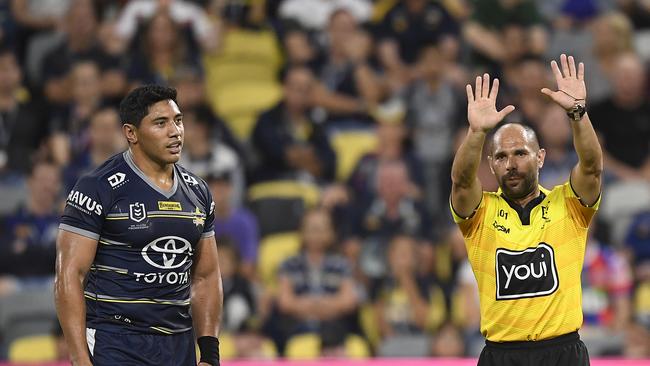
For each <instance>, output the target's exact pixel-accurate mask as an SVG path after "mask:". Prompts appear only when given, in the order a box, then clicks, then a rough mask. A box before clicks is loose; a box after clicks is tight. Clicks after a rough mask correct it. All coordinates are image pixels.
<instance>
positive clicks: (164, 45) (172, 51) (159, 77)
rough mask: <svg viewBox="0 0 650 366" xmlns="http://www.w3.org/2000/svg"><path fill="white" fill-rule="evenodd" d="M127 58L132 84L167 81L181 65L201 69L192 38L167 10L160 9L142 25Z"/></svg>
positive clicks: (166, 82) (163, 82) (165, 82)
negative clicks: (186, 35) (135, 46)
mask: <svg viewBox="0 0 650 366" xmlns="http://www.w3.org/2000/svg"><path fill="white" fill-rule="evenodd" d="M134 41H135V45H139V47H137V48H135V49H134V52H133V53H132V57H131V60H130V65H129V70H128V78H129V81H130V83H131V84H136V85H139V84H169V82H170V80H171V79H172V78H173V76H174V73H175V72H177V70H179V69H182V68H183V67H188V66H189V67H192V68H197V69H200V67H201V64H200V60H199V57H198V55H197V53H196V50H195V47H193V44H192V42H191V41H192V39H191V38H189V39H188V38H187V37H185V35H184V33H183V29H182V28H181V27H180V25H179V24H177V23H175V22H174V20H173V19H172V18H171V15H170V14H169V12H166V11H162V10H161V11H159V12H157V13H156V14H155V15H154V16H153V17H151V18H150V19H148V21H147V22H146V23H145V24H144V25H143V31H142V34H141V37H140V39H134Z"/></svg>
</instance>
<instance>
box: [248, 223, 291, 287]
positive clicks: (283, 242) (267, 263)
mask: <svg viewBox="0 0 650 366" xmlns="http://www.w3.org/2000/svg"><path fill="white" fill-rule="evenodd" d="M299 250H300V235H299V234H298V233H297V232H288V233H282V234H274V235H270V236H267V237H265V238H264V239H262V241H261V243H260V250H259V255H258V256H257V258H258V271H259V274H260V278H261V280H262V283H263V284H264V285H265V286H267V288H268V289H275V288H276V286H277V270H278V267H279V266H280V264H282V262H283V261H284V260H286V259H287V258H289V257H291V256H293V255H295V254H297V253H298V252H299Z"/></svg>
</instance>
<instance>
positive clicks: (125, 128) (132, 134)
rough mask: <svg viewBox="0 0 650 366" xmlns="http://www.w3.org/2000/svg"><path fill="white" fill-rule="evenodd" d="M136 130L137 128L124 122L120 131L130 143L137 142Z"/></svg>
mask: <svg viewBox="0 0 650 366" xmlns="http://www.w3.org/2000/svg"><path fill="white" fill-rule="evenodd" d="M137 130H138V129H137V128H136V127H135V126H134V125H132V124H130V123H125V124H123V125H122V132H123V133H124V137H126V141H128V143H129V144H131V145H133V144H136V143H137V142H138V133H137Z"/></svg>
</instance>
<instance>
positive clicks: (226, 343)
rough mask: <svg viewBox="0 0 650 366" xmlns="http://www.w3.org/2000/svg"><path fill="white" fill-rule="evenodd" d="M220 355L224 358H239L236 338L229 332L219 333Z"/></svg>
mask: <svg viewBox="0 0 650 366" xmlns="http://www.w3.org/2000/svg"><path fill="white" fill-rule="evenodd" d="M219 356H221V359H222V360H232V359H234V358H237V347H236V346H235V340H234V339H233V337H232V336H231V335H230V334H228V333H221V334H219Z"/></svg>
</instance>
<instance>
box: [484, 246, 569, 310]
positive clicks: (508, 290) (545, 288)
mask: <svg viewBox="0 0 650 366" xmlns="http://www.w3.org/2000/svg"><path fill="white" fill-rule="evenodd" d="M496 278H497V281H496V286H497V300H508V299H521V298H526V297H538V296H546V295H550V294H552V293H553V292H555V291H556V290H557V288H558V287H559V279H558V276H557V269H556V266H555V254H554V252H553V248H552V247H551V246H550V245H548V244H546V243H539V245H538V246H537V247H534V248H528V249H525V250H522V251H513V250H508V249H504V248H499V249H497V251H496Z"/></svg>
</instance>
